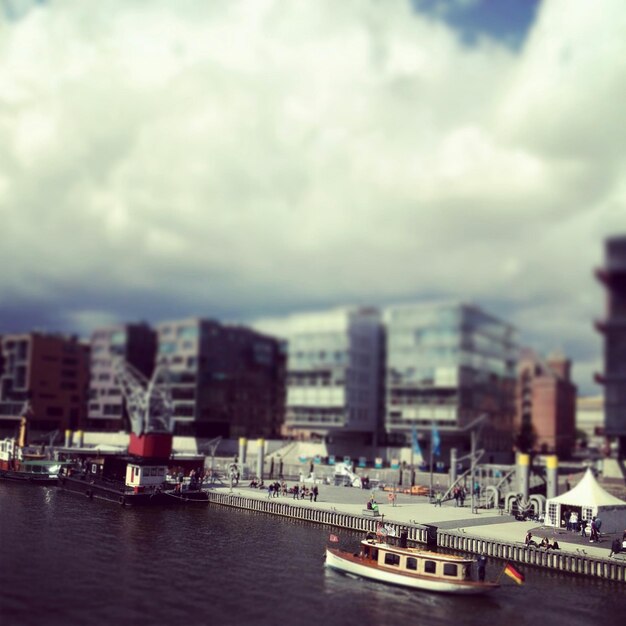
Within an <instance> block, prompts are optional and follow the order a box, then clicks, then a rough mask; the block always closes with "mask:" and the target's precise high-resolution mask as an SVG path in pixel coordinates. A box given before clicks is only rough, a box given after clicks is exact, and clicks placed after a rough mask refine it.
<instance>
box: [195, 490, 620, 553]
mask: <svg viewBox="0 0 626 626" xmlns="http://www.w3.org/2000/svg"><path fill="white" fill-rule="evenodd" d="M294 484H297V483H294V482H289V481H288V486H289V487H291V486H292V485H294ZM247 485H248V481H245V482H244V483H240V484H239V485H238V486H235V487H233V489H232V491H231V489H230V487H226V486H215V485H213V486H210V485H205V488H210V489H211V491H215V492H216V493H223V494H229V493H232V494H233V495H239V496H243V497H245V498H254V499H259V500H266V501H268V500H269V498H268V492H267V489H256V488H251V487H248V486H247ZM318 488H319V492H320V493H319V496H318V501H317V502H310V501H309V499H308V497H307V498H306V499H305V500H294V499H293V496H292V495H291V494H289V495H287V496H282V495H281V496H279V497H278V498H276V497H272V499H271V500H272V501H274V502H282V503H286V504H290V505H297V506H301V507H308V508H317V509H321V510H327V511H333V512H336V513H346V514H350V515H362V514H363V509H365V508H366V504H367V502H368V500H369V499H370V497H371V496H372V494H373V495H374V498H375V500H376V502H377V503H378V507H379V511H380V513H381V517H380V518H376V519H383V521H385V522H392V523H396V524H400V525H403V524H423V525H432V526H436V527H437V528H438V529H440V530H448V531H455V532H458V533H462V534H464V535H467V536H468V537H475V538H477V539H484V540H488V541H503V542H509V543H513V542H516V543H519V544H520V545H523V542H524V538H525V536H526V533H527V532H528V531H529V530H530V531H531V532H532V534H533V539H536V540H537V543H539V541H541V539H542V538H543V537H548V538H549V539H550V540H551V541H553V540H555V539H556V541H558V543H559V546H560V550H559V552H560V553H565V554H572V555H577V556H586V557H589V558H595V559H598V558H600V559H608V557H609V553H610V550H611V542H612V540H613V538H614V537H615V536H616V535H602V536H601V541H600V543H590V542H589V537H586V538H584V537H581V536H580V534H579V533H573V532H570V531H567V530H564V529H556V528H552V527H542V526H540V525H539V524H538V523H537V522H533V521H528V522H520V521H516V520H515V518H514V517H513V516H511V515H508V514H506V513H505V514H500V512H499V511H498V510H497V509H477V512H476V513H472V510H471V499H469V498H468V499H466V500H465V506H464V507H457V506H455V502H454V500H451V501H448V502H445V503H443V504H442V506H435V505H434V504H431V503H430V502H429V500H428V498H427V497H423V496H411V495H406V494H401V493H399V494H396V498H397V499H396V503H395V506H393V505H392V504H391V503H390V502H389V501H388V492H386V491H381V490H378V489H373V490H368V489H357V488H353V487H335V486H331V485H318ZM619 536H620V538H621V533H620V534H619ZM538 549H539V548H537V550H538ZM624 559H625V555H624V553H621V554H620V555H618V556H617V557H612V558H611V561H616V562H622V563H623V562H624Z"/></svg>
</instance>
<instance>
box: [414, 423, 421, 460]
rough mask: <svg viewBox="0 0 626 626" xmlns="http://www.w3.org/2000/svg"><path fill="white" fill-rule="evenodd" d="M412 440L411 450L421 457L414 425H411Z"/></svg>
mask: <svg viewBox="0 0 626 626" xmlns="http://www.w3.org/2000/svg"><path fill="white" fill-rule="evenodd" d="M412 442H413V452H414V453H415V454H416V455H417V456H419V457H420V458H421V459H423V458H424V457H423V455H422V449H421V448H420V442H419V441H418V440H417V431H416V430H415V425H413V433H412Z"/></svg>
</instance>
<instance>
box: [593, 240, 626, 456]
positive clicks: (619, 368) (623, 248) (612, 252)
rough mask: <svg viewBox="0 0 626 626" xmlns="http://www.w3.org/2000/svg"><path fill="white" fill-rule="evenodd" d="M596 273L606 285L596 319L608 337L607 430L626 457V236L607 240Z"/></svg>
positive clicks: (603, 379)
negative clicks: (603, 309) (603, 302)
mask: <svg viewBox="0 0 626 626" xmlns="http://www.w3.org/2000/svg"><path fill="white" fill-rule="evenodd" d="M596 276H597V277H598V279H599V280H600V281H601V282H602V284H603V285H604V286H605V288H606V296H607V297H606V317H605V319H603V320H600V321H597V322H596V328H597V329H598V330H599V331H600V332H601V333H602V336H603V338H604V373H603V374H601V375H599V376H598V377H597V380H598V382H601V383H603V384H604V402H605V405H604V411H605V413H604V416H605V417H604V419H605V425H604V433H605V435H606V436H607V437H608V438H610V439H614V440H617V443H618V446H617V450H618V455H619V456H620V458H624V457H626V236H621V237H613V238H610V239H607V241H606V242H605V265H604V267H603V268H601V269H599V270H597V272H596Z"/></svg>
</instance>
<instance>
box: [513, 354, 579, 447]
mask: <svg viewBox="0 0 626 626" xmlns="http://www.w3.org/2000/svg"><path fill="white" fill-rule="evenodd" d="M515 436H516V446H517V448H518V449H519V450H520V451H522V452H539V453H542V454H556V455H558V456H559V457H561V458H569V457H570V456H571V454H572V452H574V449H575V443H576V386H575V385H574V384H573V383H572V380H571V362H570V360H569V359H567V358H565V357H564V356H562V355H560V354H553V355H551V356H550V357H549V358H548V359H547V360H545V361H544V360H543V358H541V357H540V356H539V355H538V354H537V353H535V352H533V351H532V350H524V351H522V354H521V357H520V360H519V364H518V379H517V392H516V412H515Z"/></svg>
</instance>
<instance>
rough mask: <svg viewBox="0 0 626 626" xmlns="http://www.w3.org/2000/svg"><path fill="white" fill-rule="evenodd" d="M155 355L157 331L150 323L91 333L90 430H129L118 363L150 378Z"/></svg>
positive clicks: (88, 426) (119, 326)
mask: <svg viewBox="0 0 626 626" xmlns="http://www.w3.org/2000/svg"><path fill="white" fill-rule="evenodd" d="M155 355H156V332H155V331H154V330H153V329H152V328H150V327H149V326H148V325H147V324H143V323H142V324H118V325H115V326H110V327H107V328H99V329H97V330H95V331H94V332H93V333H92V335H91V363H90V372H91V377H90V382H89V409H88V413H87V428H88V429H89V430H97V431H119V430H129V428H130V423H129V421H128V412H127V410H126V402H125V400H124V398H123V396H122V391H121V388H120V386H119V384H118V382H117V381H116V379H115V374H114V364H115V361H116V360H117V359H124V360H125V361H126V362H128V363H130V364H131V365H132V366H134V367H135V368H136V369H138V370H139V371H140V372H141V373H142V374H143V375H144V376H146V378H150V377H151V376H152V371H153V369H154V358H155Z"/></svg>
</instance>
